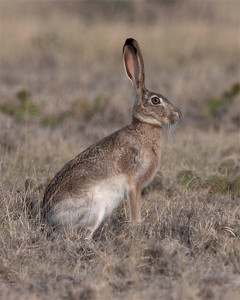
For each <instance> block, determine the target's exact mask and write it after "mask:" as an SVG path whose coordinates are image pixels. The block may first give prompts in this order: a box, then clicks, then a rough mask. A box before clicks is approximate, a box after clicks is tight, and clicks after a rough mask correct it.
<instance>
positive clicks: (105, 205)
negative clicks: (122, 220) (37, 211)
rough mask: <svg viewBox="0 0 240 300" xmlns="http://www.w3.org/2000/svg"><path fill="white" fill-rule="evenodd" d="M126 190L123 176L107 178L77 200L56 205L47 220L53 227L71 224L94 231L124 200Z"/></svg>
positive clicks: (125, 181)
mask: <svg viewBox="0 0 240 300" xmlns="http://www.w3.org/2000/svg"><path fill="white" fill-rule="evenodd" d="M127 189H128V185H127V180H126V177H125V176H124V175H120V176H115V177H110V178H107V179H105V180H103V181H101V182H100V183H98V184H97V185H95V186H93V187H92V188H91V189H90V190H89V191H84V192H83V193H81V194H80V195H79V198H78V197H77V198H70V199H66V200H63V201H61V202H60V203H57V204H56V205H55V206H54V207H53V210H52V211H51V213H50V214H49V217H48V220H49V222H50V223H51V224H52V225H53V226H56V225H59V224H62V225H67V224H71V225H73V226H74V227H85V228H87V229H89V230H94V228H95V227H96V228H97V227H98V226H99V225H100V223H101V222H102V221H103V220H104V219H105V218H106V217H107V216H109V215H111V213H112V212H113V210H114V209H115V208H117V207H118V206H119V204H120V203H121V202H122V201H123V200H124V199H125V197H126V191H127Z"/></svg>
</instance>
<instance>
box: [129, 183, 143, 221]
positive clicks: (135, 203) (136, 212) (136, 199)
mask: <svg viewBox="0 0 240 300" xmlns="http://www.w3.org/2000/svg"><path fill="white" fill-rule="evenodd" d="M128 203H129V210H130V221H131V222H133V223H138V222H139V223H140V222H141V191H140V190H138V189H137V188H131V189H129V191H128Z"/></svg>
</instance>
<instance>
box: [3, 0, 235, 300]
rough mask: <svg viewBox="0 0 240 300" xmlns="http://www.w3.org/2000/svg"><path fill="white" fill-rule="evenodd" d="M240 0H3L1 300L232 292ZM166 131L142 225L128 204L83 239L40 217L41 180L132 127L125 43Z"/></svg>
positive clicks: (147, 191)
mask: <svg viewBox="0 0 240 300" xmlns="http://www.w3.org/2000/svg"><path fill="white" fill-rule="evenodd" d="M239 20H240V7H239V3H238V1H198V2H196V1H177V0H175V1H155V2H149V3H145V2H144V1H136V2H123V1H115V2H102V1H97V2H91V3H89V2H87V1H86V2H85V1H59V2H58V1H41V2H40V1H30V0H29V1H23V0H21V1H17V0H16V1H15V0H10V1H7V0H1V1H0V42H1V52H0V75H1V81H0V154H1V157H0V178H1V179H0V207H1V210H0V237H1V238H0V287H1V288H0V297H1V299H19V300H20V299H51V298H53V299H233V300H234V299H239V294H240V229H239V228H240V192H239V178H240V175H239V169H240V162H239V155H240V143H239V128H240V118H239V115H240V106H239V100H240V97H239V93H238V91H239V78H240V63H239V62H240V57H239V53H240V52H239V33H240V23H239ZM129 37H133V38H135V39H136V40H138V42H139V44H140V46H141V49H142V53H143V57H144V61H145V69H146V72H145V73H146V86H147V88H149V89H151V90H154V91H156V92H160V93H161V94H163V95H164V96H165V97H166V98H168V99H169V100H170V101H172V103H173V104H174V105H176V106H177V107H178V108H179V109H180V110H181V111H182V113H183V116H182V120H181V122H179V124H178V126H177V127H176V128H175V132H173V131H172V130H171V131H169V130H168V129H167V128H166V129H164V132H163V137H162V141H161V144H162V158H161V166H160V170H159V172H158V174H157V176H156V178H155V180H154V181H153V183H152V184H150V185H149V186H148V187H147V188H146V189H145V190H144V191H143V206H142V223H141V224H139V225H138V226H132V225H131V224H130V223H129V218H128V210H127V205H126V203H124V204H122V205H121V206H120V207H119V208H118V210H117V211H116V212H115V213H114V214H113V216H112V217H111V218H109V219H107V220H106V222H104V224H103V225H102V227H101V228H100V229H99V230H98V231H97V232H96V234H95V236H94V238H93V239H92V241H85V240H84V239H83V238H82V236H81V235H79V234H77V233H75V232H72V231H71V228H69V230H68V231H67V232H62V233H59V232H52V231H51V228H43V227H42V225H41V222H40V218H39V215H40V209H39V207H40V204H41V201H42V197H43V193H44V189H45V187H46V185H47V182H48V181H49V180H50V179H51V178H52V177H53V176H54V174H55V173H56V172H57V171H58V170H59V169H60V168H62V166H63V165H64V164H65V163H66V162H68V161H69V160H70V159H72V158H73V157H74V156H76V155H77V154H78V153H79V152H81V151H82V150H84V149H85V148H86V147H88V146H89V145H91V144H92V143H94V142H96V141H97V140H99V139H101V138H103V137H105V136H106V135H108V134H110V133H111V132H113V131H115V130H117V129H119V128H121V127H122V126H124V125H125V124H127V123H129V122H130V111H131V85H130V82H129V80H128V79H127V78H126V76H125V72H124V68H123V65H122V46H123V44H124V42H125V39H126V38H129Z"/></svg>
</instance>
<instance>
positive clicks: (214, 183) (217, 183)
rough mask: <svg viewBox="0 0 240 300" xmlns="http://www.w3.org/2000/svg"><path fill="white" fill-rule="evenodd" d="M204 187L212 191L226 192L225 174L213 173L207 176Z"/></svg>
mask: <svg viewBox="0 0 240 300" xmlns="http://www.w3.org/2000/svg"><path fill="white" fill-rule="evenodd" d="M205 185H206V187H209V188H210V189H211V190H212V191H213V192H219V193H222V194H224V193H226V192H227V191H228V190H229V185H228V180H227V177H226V176H223V175H218V174H214V175H212V176H209V177H208V178H207V179H206V181H205Z"/></svg>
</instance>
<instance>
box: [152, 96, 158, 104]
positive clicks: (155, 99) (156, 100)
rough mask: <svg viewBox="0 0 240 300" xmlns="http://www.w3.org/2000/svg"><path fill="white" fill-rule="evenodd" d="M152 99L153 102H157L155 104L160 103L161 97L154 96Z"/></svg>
mask: <svg viewBox="0 0 240 300" xmlns="http://www.w3.org/2000/svg"><path fill="white" fill-rule="evenodd" d="M151 101H152V104H155V105H156V104H159V103H160V99H159V98H158V97H153V98H152V99H151Z"/></svg>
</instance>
